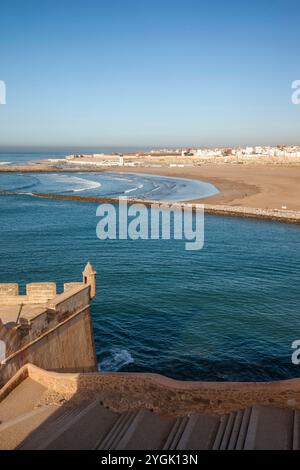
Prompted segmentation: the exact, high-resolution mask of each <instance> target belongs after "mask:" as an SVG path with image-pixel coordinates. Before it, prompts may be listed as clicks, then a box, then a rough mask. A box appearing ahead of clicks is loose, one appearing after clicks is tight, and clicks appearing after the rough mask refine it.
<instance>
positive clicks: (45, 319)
mask: <svg viewBox="0 0 300 470" xmlns="http://www.w3.org/2000/svg"><path fill="white" fill-rule="evenodd" d="M90 302H91V285H90V284H89V283H84V282H72V283H65V284H64V291H63V292H62V293H60V294H57V288H56V284H55V283H54V282H50V283H31V284H27V285H26V295H19V286H18V284H0V340H1V341H4V342H5V344H6V359H5V362H4V363H2V364H0V386H1V384H2V385H3V384H4V383H6V382H7V381H8V380H9V379H10V378H11V377H12V376H13V375H14V374H15V373H16V372H17V371H18V370H19V369H20V368H21V367H22V366H23V365H25V364H27V363H28V362H30V363H33V364H35V365H36V366H39V367H42V368H44V369H47V370H52V371H72V372H90V371H95V370H96V369H97V362H96V354H95V346H94V335H93V328H92V322H91V315H90Z"/></svg>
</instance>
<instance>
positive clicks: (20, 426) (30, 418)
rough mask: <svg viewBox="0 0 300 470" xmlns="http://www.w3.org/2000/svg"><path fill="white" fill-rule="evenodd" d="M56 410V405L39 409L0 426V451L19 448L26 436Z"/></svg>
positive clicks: (57, 407)
mask: <svg viewBox="0 0 300 470" xmlns="http://www.w3.org/2000/svg"><path fill="white" fill-rule="evenodd" d="M58 409H59V406H57V405H49V406H43V407H39V408H36V409H34V410H32V411H29V412H28V413H24V414H23V415H21V416H18V417H17V418H13V419H11V420H10V421H6V422H5V423H3V424H2V425H0V449H1V450H9V449H15V448H17V447H18V446H20V445H21V444H22V443H23V441H24V440H25V439H26V438H27V436H28V435H30V434H31V433H32V432H34V431H35V430H36V429H37V428H39V427H40V426H41V425H42V424H43V423H44V422H46V421H47V420H48V419H49V417H50V416H51V415H52V414H54V413H55V412H57V410H58Z"/></svg>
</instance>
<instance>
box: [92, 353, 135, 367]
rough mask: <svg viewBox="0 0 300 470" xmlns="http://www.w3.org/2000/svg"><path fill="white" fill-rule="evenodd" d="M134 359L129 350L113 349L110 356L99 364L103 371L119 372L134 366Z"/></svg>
mask: <svg viewBox="0 0 300 470" xmlns="http://www.w3.org/2000/svg"><path fill="white" fill-rule="evenodd" d="M133 362H134V359H133V357H132V355H131V354H130V352H129V351H127V349H121V348H112V349H111V350H110V355H109V356H108V357H106V358H105V359H103V361H102V362H101V363H100V364H99V366H98V367H99V370H101V371H118V370H120V369H121V368H122V367H124V366H126V365H127V364H132V363H133Z"/></svg>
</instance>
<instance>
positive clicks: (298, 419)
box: [293, 410, 300, 450]
mask: <svg viewBox="0 0 300 470" xmlns="http://www.w3.org/2000/svg"><path fill="white" fill-rule="evenodd" d="M293 450H300V411H299V410H296V411H295V412H294V426H293Z"/></svg>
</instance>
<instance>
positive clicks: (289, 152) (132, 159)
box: [49, 145, 300, 167]
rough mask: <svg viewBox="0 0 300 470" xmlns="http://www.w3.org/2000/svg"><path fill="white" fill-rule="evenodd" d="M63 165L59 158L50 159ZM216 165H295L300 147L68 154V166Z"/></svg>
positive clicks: (169, 149)
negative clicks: (208, 163) (254, 163)
mask: <svg viewBox="0 0 300 470" xmlns="http://www.w3.org/2000/svg"><path fill="white" fill-rule="evenodd" d="M49 161H50V162H51V163H59V160H58V159H55V158H51V159H49ZM207 162H214V163H234V162H237V163H246V164H247V163H251V162H252V163H253V162H256V163H268V162H269V163H277V164H278V163H285V164H286V163H289V162H290V163H293V164H297V163H298V162H300V146H299V145H298V146H296V145H278V146H261V145H259V146H245V147H215V148H205V147H203V148H188V147H187V148H175V149H172V148H161V149H152V150H149V151H145V150H143V151H138V152H126V153H117V152H114V153H112V154H107V153H90V154H88V153H82V154H81V153H76V154H71V155H67V156H66V157H65V163H66V164H67V165H78V166H89V167H91V166H94V167H99V166H100V167H106V166H129V167H132V166H145V165H146V166H166V165H169V166H170V167H176V166H179V167H184V166H197V165H200V164H205V163H207Z"/></svg>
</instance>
